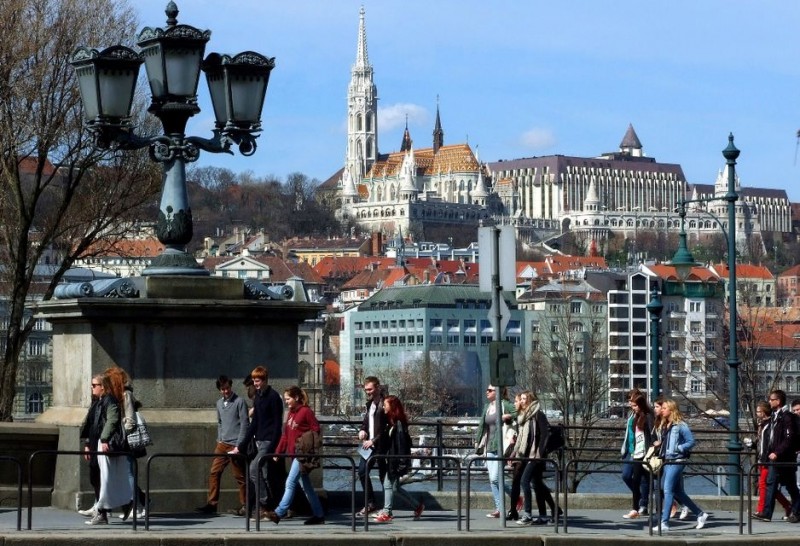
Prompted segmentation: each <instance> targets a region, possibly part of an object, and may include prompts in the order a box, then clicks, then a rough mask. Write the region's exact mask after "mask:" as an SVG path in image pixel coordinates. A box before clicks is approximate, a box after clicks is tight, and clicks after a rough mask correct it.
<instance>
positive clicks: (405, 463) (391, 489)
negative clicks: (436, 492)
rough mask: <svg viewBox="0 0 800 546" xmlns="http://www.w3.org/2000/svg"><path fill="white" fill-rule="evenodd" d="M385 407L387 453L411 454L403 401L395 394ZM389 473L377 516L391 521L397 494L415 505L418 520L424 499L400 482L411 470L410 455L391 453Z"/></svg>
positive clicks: (380, 519) (389, 398)
mask: <svg viewBox="0 0 800 546" xmlns="http://www.w3.org/2000/svg"><path fill="white" fill-rule="evenodd" d="M383 411H384V413H385V414H386V420H387V421H388V422H389V450H388V451H387V455H411V436H410V435H409V433H408V417H407V416H406V411H405V409H404V408H403V403H402V402H401V401H400V399H399V398H397V397H396V396H387V397H386V398H384V399H383ZM386 466H387V469H386V475H385V476H384V478H383V498H384V500H383V510H381V511H380V512H378V514H377V515H376V516H375V521H376V522H378V523H389V522H391V521H392V520H393V519H394V516H393V515H392V505H393V502H394V498H395V496H400V497H403V499H405V501H406V502H407V503H408V504H409V506H414V507H415V508H414V519H415V520H418V519H419V518H420V516H421V515H422V511H423V510H424V509H425V504H424V503H423V502H422V501H419V502H417V501H416V500H415V499H414V497H412V496H411V494H410V493H409V492H408V491H406V490H405V489H404V488H403V486H402V485H401V484H400V478H401V477H403V476H405V475H406V474H408V472H409V471H410V470H411V459H404V458H400V457H392V458H390V459H388V462H387V465H386Z"/></svg>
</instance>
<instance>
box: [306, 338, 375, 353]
mask: <svg viewBox="0 0 800 546" xmlns="http://www.w3.org/2000/svg"><path fill="white" fill-rule="evenodd" d="M301 341H302V338H301ZM353 348H354V349H355V350H356V351H360V350H362V349H363V348H364V340H363V339H362V338H360V337H356V338H353ZM300 352H301V353H304V352H305V351H304V350H300Z"/></svg>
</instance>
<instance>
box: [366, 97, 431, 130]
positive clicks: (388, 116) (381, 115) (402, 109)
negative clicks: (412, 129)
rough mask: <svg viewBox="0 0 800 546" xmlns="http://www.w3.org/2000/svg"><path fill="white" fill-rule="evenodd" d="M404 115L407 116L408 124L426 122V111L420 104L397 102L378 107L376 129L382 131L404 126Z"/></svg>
mask: <svg viewBox="0 0 800 546" xmlns="http://www.w3.org/2000/svg"><path fill="white" fill-rule="evenodd" d="M406 116H408V123H409V125H414V124H417V123H419V124H424V123H427V122H428V111H427V110H426V109H425V108H423V107H422V106H418V105H416V104H407V103H398V104H392V105H391V106H386V107H384V108H378V130H379V131H381V132H382V131H390V130H392V129H396V128H398V127H405V125H406Z"/></svg>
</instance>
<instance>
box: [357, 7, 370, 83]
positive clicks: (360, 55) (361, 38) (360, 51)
mask: <svg viewBox="0 0 800 546" xmlns="http://www.w3.org/2000/svg"><path fill="white" fill-rule="evenodd" d="M368 67H369V55H368V54H367V26H366V24H365V23H364V6H361V10H359V12H358V46H357V49H356V64H355V67H354V68H360V69H364V68H368Z"/></svg>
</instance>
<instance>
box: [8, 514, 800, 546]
mask: <svg viewBox="0 0 800 546" xmlns="http://www.w3.org/2000/svg"><path fill="white" fill-rule="evenodd" d="M16 514H17V513H16V511H14V510H9V509H3V510H0V537H2V538H4V539H5V542H4V544H6V545H9V544H12V543H13V544H39V545H42V546H44V545H49V544H84V545H85V544H115V545H117V546H121V545H123V544H166V543H167V542H169V543H170V544H173V543H174V544H178V543H181V544H207V543H213V544H254V543H255V540H256V539H257V541H258V542H265V541H267V542H269V541H273V540H276V541H280V542H281V543H286V542H287V540H289V539H291V538H297V539H300V538H302V539H303V540H304V541H305V542H304V543H305V544H313V543H320V544H333V543H337V544H339V543H341V544H350V545H351V546H354V545H355V544H357V543H370V544H382V543H385V544H392V543H395V542H396V537H397V536H399V535H402V536H404V537H406V539H405V542H403V544H406V543H409V544H410V543H412V542H413V543H415V544H424V543H430V544H438V545H443V544H445V543H447V542H448V541H451V543H452V544H466V543H472V542H473V541H474V540H476V539H478V538H480V539H481V540H480V543H481V544H486V545H489V544H492V543H495V542H496V543H497V544H504V546H507V541H508V539H509V538H512V537H516V538H514V540H515V543H517V542H519V540H517V539H523V537H528V538H529V539H531V540H533V542H531V541H529V540H524V539H523V540H522V543H525V544H527V543H531V544H536V543H538V544H548V543H551V542H552V543H556V542H557V543H559V544H570V543H572V544H586V543H591V542H602V543H603V544H615V543H619V544H626V543H627V544H629V543H631V541H632V540H633V541H636V543H637V544H641V543H643V542H650V535H649V534H648V532H647V518H641V519H637V520H624V519H622V512H621V511H620V510H610V509H603V510H584V509H581V510H575V511H573V512H571V513H570V514H569V519H568V532H567V533H565V532H564V529H563V526H562V527H560V528H559V530H558V532H556V531H555V530H554V529H553V527H552V525H550V526H546V527H528V526H519V525H517V524H516V522H513V521H509V522H507V525H506V528H502V527H501V526H500V521H499V520H497V519H489V518H487V517H486V511H485V510H473V511H472V512H471V520H470V531H469V532H468V531H466V520H462V526H461V531H459V530H458V528H457V523H458V521H457V516H456V512H454V511H426V512H425V513H424V514H423V517H422V519H420V520H419V521H414V520H413V517H412V514H411V513H410V512H408V511H397V512H395V520H394V521H393V522H392V523H389V524H378V523H372V522H370V525H369V532H368V533H366V532H365V531H364V523H363V519H358V520H357V522H356V531H355V532H353V531H352V530H351V519H350V517H349V514H345V513H343V512H341V511H336V510H335V509H333V510H332V511H331V513H329V514H328V516H327V518H326V524H325V525H320V526H305V525H303V520H304V519H305V518H303V517H296V518H292V519H286V520H283V521H281V523H280V525H275V524H273V523H272V522H270V521H266V522H262V524H261V530H260V531H256V529H255V524H254V523H252V522H251V531H250V532H249V533H248V532H247V531H246V530H245V519H244V518H241V517H236V516H230V515H219V516H212V517H209V516H202V515H199V514H159V513H158V512H156V513H155V514H153V515H152V516H151V518H150V521H149V526H150V529H149V531H146V530H145V526H144V521H143V520H142V521H139V522H138V529H137V530H136V531H133V524H132V522H131V521H127V522H122V521H121V520H119V519H118V518H117V517H116V515H114V517H112V518H111V523H110V525H100V526H94V527H90V526H87V525H86V524H85V522H86V521H87V518H84V517H81V516H80V515H78V514H77V513H76V512H72V511H67V510H61V509H57V508H35V509H34V510H33V514H32V516H33V519H32V530H31V531H27V530H26V527H27V511H25V510H23V514H22V528H23V530H22V531H19V532H18V531H17V530H16V523H17V519H16V518H17V515H16ZM695 523H696V522H695V521H694V519H693V518H691V516H690V518H689V519H687V520H685V521H677V520H674V521H673V522H672V523H671V527H672V529H671V531H670V532H669V533H666V534H665V535H666V537H668V538H670V539H672V540H673V541H677V543H687V542H691V543H697V542H705V541H706V540H707V541H708V542H716V543H721V542H723V541H724V542H739V541H741V542H742V543H743V544H744V543H748V544H753V543H756V542H765V541H768V542H769V543H770V544H784V543H785V544H787V545H788V544H797V543H798V539H797V536H798V534H800V525H793V524H790V523H786V522H783V521H773V522H771V523H765V522H760V521H753V534H752V535H750V536H748V535H747V528H746V527H744V528H743V530H744V534H743V535H741V536H740V535H739V525H738V523H737V521H736V514H735V513H733V512H726V511H717V512H711V517H710V518H709V520H708V522H707V524H706V527H705V528H704V529H702V530H699V531H698V530H696V529H695V528H694V526H695ZM26 537H27V538H30V539H31V540H32V541H31V542H27V541H25V540H24V539H25V538H26ZM112 537H113V538H112ZM393 537H394V538H393ZM654 538H656V539H657V538H658V537H654ZM34 539H35V540H38V542H35V541H33V540H34ZM67 539H68V542H65V540H67ZM173 539H174V540H173ZM412 539H413V540H412ZM422 539H428V540H426V541H422ZM495 539H496V540H495ZM782 539H783V540H782ZM384 540H385V541H386V542H384ZM165 541H167V542H165ZM209 541H210V542H209ZM409 541H410V542H409ZM289 542H294V540H289ZM0 544H3V542H0Z"/></svg>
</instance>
